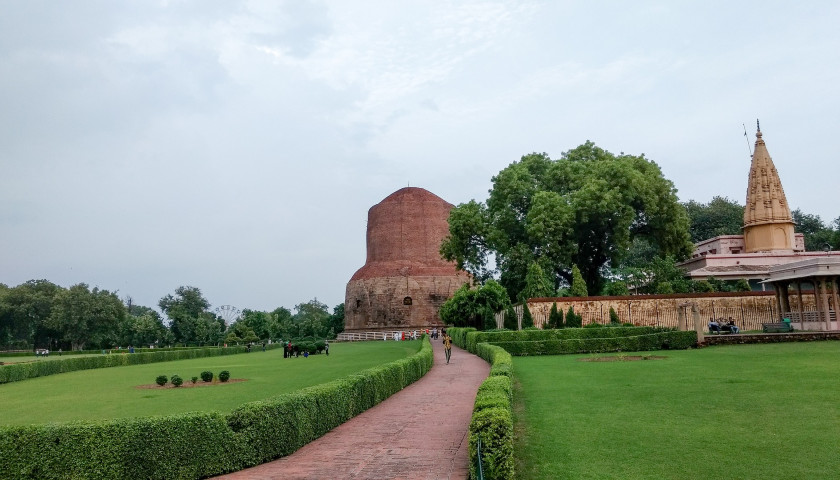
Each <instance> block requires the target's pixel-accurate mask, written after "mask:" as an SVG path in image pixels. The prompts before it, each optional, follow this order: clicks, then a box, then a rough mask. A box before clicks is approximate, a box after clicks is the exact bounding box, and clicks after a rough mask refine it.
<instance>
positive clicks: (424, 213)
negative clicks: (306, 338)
mask: <svg viewBox="0 0 840 480" xmlns="http://www.w3.org/2000/svg"><path fill="white" fill-rule="evenodd" d="M452 208H453V205H452V204H451V203H448V202H446V201H445V200H443V199H442V198H440V197H438V196H437V195H435V194H433V193H431V192H429V191H427V190H424V189H422V188H416V187H407V188H402V189H400V190H397V191H396V192H394V193H392V194H391V195H388V197H386V198H385V199H384V200H382V201H381V202H379V203H378V204H376V205H374V206H373V207H371V209H370V210H369V211H368V224H367V261H366V262H365V265H364V266H363V267H362V268H360V269H359V270H358V271H356V273H355V274H354V275H353V277H352V278H351V279H350V281H349V282H347V291H346V295H345V301H344V309H345V310H344V315H345V316H344V318H345V331H348V332H352V331H378V330H394V329H400V330H413V329H421V328H426V327H433V326H442V322H441V320H440V317H439V316H438V309H439V308H440V306H441V304H443V302H445V301H446V300H447V299H448V298H450V297H451V296H452V294H453V293H454V292H455V290H457V289H458V288H459V287H460V286H461V285H463V284H465V283H467V282H468V281H469V276H468V275H467V274H466V273H465V272H462V271H458V270H457V269H456V268H455V264H454V263H452V262H447V261H446V260H444V259H443V258H441V256H440V245H441V242H442V241H443V239H444V238H445V237H446V235H447V234H448V233H449V224H448V218H449V211H450V210H451V209H452Z"/></svg>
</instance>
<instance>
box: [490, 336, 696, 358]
mask: <svg viewBox="0 0 840 480" xmlns="http://www.w3.org/2000/svg"><path fill="white" fill-rule="evenodd" d="M696 343H697V334H696V333H695V332H678V331H671V332H661V333H650V334H646V335H634V336H629V337H611V338H574V339H569V340H530V341H529V340H522V341H508V342H491V343H490V344H491V345H496V346H499V347H502V348H504V349H505V350H506V351H507V352H509V353H510V354H511V355H515V356H522V355H563V354H571V353H597V352H640V351H651V350H685V349H687V348H691V347H693V346H694V345H696ZM481 345H484V344H479V346H481Z"/></svg>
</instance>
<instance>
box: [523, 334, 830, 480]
mask: <svg viewBox="0 0 840 480" xmlns="http://www.w3.org/2000/svg"><path fill="white" fill-rule="evenodd" d="M648 354H650V352H646V353H644V354H639V355H648ZM633 355H634V354H632V353H619V354H616V353H603V354H582V355H556V356H538V357H534V356H527V357H514V359H513V371H514V377H515V395H514V398H515V400H514V417H515V422H516V423H515V425H516V427H515V428H516V435H515V437H514V438H515V445H514V452H515V460H516V476H517V477H518V478H523V479H525V478H527V479H541V478H545V479H549V478H550V479H562V478H569V479H572V478H574V479H587V478H591V479H594V478H622V479H635V478H646V479H660V478H661V479H677V478H679V479H691V478H697V479H701V478H703V479H705V478H756V479H758V478H787V479H815V478H836V475H837V472H838V471H840V457H838V456H837V455H836V452H837V447H838V441H837V438H838V433H840V384H838V380H837V379H838V378H840V362H838V358H840V342H831V341H827V342H807V343H784V344H765V345H738V346H726V347H711V348H704V349H699V350H669V351H659V352H653V355H655V356H662V357H665V358H663V359H655V358H650V359H647V360H645V359H638V360H634V361H631V358H630V357H631V356H633ZM605 357H612V358H605ZM593 359H594V360H606V359H608V360H613V361H582V360H593Z"/></svg>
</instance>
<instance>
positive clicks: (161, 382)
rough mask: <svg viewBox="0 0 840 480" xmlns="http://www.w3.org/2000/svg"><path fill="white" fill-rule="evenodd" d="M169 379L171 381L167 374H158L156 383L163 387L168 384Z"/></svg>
mask: <svg viewBox="0 0 840 480" xmlns="http://www.w3.org/2000/svg"><path fill="white" fill-rule="evenodd" d="M168 381H169V378H168V377H167V376H166V375H158V377H157V378H156V379H155V383H157V384H158V385H160V386H161V387H162V386H164V385H166V382H168Z"/></svg>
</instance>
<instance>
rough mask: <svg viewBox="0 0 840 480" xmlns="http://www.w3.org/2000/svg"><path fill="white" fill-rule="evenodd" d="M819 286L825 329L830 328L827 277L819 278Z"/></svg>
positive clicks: (829, 293)
mask: <svg viewBox="0 0 840 480" xmlns="http://www.w3.org/2000/svg"><path fill="white" fill-rule="evenodd" d="M820 287H821V289H822V290H821V293H822V301H823V315H825V329H826V331H829V330H831V310H830V309H829V306H828V298H829V296H830V295H831V292H830V291H829V288H828V278H826V277H823V278H822V279H820Z"/></svg>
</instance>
